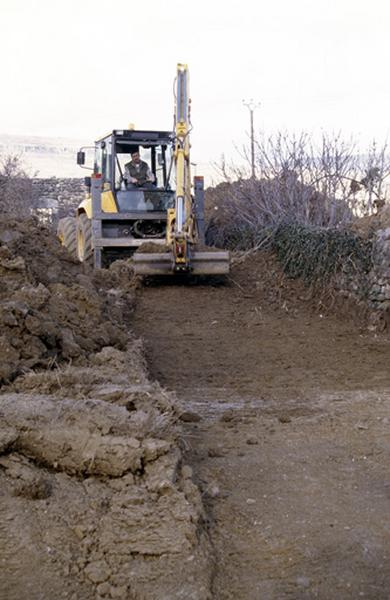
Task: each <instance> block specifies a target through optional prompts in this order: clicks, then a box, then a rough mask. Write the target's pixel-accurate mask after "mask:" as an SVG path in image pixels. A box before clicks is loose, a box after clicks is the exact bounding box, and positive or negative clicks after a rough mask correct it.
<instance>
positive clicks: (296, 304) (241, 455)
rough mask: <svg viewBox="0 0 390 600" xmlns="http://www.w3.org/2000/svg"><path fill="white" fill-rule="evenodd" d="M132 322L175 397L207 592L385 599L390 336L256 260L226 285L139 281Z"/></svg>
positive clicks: (389, 570)
mask: <svg viewBox="0 0 390 600" xmlns="http://www.w3.org/2000/svg"><path fill="white" fill-rule="evenodd" d="M133 327H134V330H135V332H136V334H137V335H138V336H140V337H142V338H143V340H144V343H145V346H146V350H147V359H148V366H149V370H150V373H151V376H152V378H156V379H157V380H158V381H159V382H160V384H162V385H163V386H164V387H165V388H167V389H168V390H172V391H175V392H176V394H177V395H178V396H179V398H180V399H181V400H182V402H184V411H185V412H184V414H183V415H182V420H183V426H184V429H185V447H186V453H187V454H186V460H187V461H188V462H190V464H191V465H192V467H193V470H194V477H195V480H196V482H197V483H198V484H199V486H200V488H201V490H202V497H203V500H204V502H205V504H206V506H207V515H208V529H209V535H210V539H211V543H212V548H213V554H214V570H213V579H212V597H213V598H215V599H220V600H222V599H224V600H227V599H231V600H233V599H235V600H236V599H243V600H244V599H245V600H252V599H253V600H255V599H256V600H259V599H262V600H282V599H287V598H288V599H297V600H298V599H299V600H300V599H306V598H307V599H312V598H320V599H323V600H325V599H326V600H328V599H329V598H343V599H349V598H350V599H351V600H352V599H353V600H356V598H359V597H364V598H372V599H373V600H374V599H375V600H378V599H382V598H383V599H385V598H386V599H387V598H388V596H389V590H390V562H389V557H390V538H389V527H388V522H389V513H390V491H389V490H390V478H389V471H388V464H389V458H390V444H389V427H390V374H389V359H390V340H389V337H388V336H387V337H386V336H385V335H383V334H377V333H375V332H373V331H368V330H367V329H366V328H364V327H363V324H359V321H358V317H357V315H356V316H355V318H354V315H353V314H349V315H348V314H344V315H340V316H337V315H331V314H326V313H320V312H319V311H318V310H314V309H313V302H312V301H311V300H308V297H307V291H306V290H305V289H303V288H302V287H301V286H300V285H299V284H296V283H292V282H290V281H286V280H285V279H284V280H283V279H280V274H279V271H278V269H277V267H275V265H274V262H273V261H272V259H271V258H270V257H268V256H266V255H257V256H254V257H251V258H248V259H247V261H246V262H245V263H244V264H242V265H240V266H237V267H235V268H234V269H233V272H232V275H231V277H230V278H229V279H228V280H227V282H226V284H225V285H221V284H218V283H215V282H209V283H207V282H203V283H199V282H198V283H197V284H194V285H183V284H177V283H172V282H167V281H165V282H164V281H159V282H156V283H153V282H146V284H145V285H144V287H143V288H142V289H141V290H140V291H139V294H138V299H137V309H136V312H135V315H134V320H133Z"/></svg>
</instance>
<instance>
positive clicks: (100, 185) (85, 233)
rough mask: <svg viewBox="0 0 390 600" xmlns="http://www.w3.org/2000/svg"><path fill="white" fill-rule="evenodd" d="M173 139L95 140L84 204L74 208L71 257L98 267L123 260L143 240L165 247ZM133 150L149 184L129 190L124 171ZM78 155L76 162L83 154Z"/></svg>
mask: <svg viewBox="0 0 390 600" xmlns="http://www.w3.org/2000/svg"><path fill="white" fill-rule="evenodd" d="M173 143H174V136H173V133H172V132H166V131H136V130H133V129H129V130H114V131H112V132H111V133H110V134H109V135H107V136H105V137H103V138H101V139H99V140H97V141H96V142H95V148H94V166H93V174H92V177H91V179H90V186H91V187H90V189H89V193H88V194H87V196H86V198H85V200H84V201H83V202H82V203H81V204H80V205H79V207H78V209H77V220H78V226H77V254H78V258H79V259H80V260H81V261H85V260H90V259H93V262H94V265H95V266H96V267H100V266H102V265H103V264H107V263H109V262H112V260H115V259H116V258H118V257H124V258H125V257H129V256H132V254H133V253H134V252H135V250H136V249H137V248H138V247H139V246H140V245H142V244H143V243H144V242H145V241H153V242H154V243H155V244H156V245H157V244H161V245H165V243H166V229H167V215H168V211H169V209H172V208H173V207H174V203H175V193H174V190H172V189H171V182H170V180H171V179H173V177H172V167H171V164H172V163H171V161H172V152H173ZM135 150H137V151H138V152H139V153H140V155H141V158H142V160H144V161H145V162H147V164H148V166H149V168H150V170H151V172H152V173H153V176H154V182H153V183H149V182H148V183H147V184H145V185H140V186H134V185H129V184H128V183H127V181H126V176H125V175H126V173H125V166H126V164H127V163H128V162H130V161H131V154H132V152H134V151H135ZM82 155H83V152H82V151H80V152H79V153H78V161H77V162H78V163H79V164H80V163H81V166H82V163H83V162H84V161H85V154H84V156H82Z"/></svg>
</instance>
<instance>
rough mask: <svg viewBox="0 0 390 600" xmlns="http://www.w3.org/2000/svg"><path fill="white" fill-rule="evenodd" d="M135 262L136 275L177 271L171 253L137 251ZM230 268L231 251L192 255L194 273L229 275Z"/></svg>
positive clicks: (166, 273) (165, 273)
mask: <svg viewBox="0 0 390 600" xmlns="http://www.w3.org/2000/svg"><path fill="white" fill-rule="evenodd" d="M133 263H134V270H135V273H136V275H174V274H175V272H176V271H175V266H174V261H173V256H172V254H171V253H166V254H162V253H161V254H160V253H158V254H157V253H156V254H147V253H142V252H136V253H135V254H134V256H133ZM229 269H230V260H229V252H225V251H218V252H207V251H206V252H194V253H193V254H192V256H191V268H190V273H191V274H192V275H227V274H228V273H229Z"/></svg>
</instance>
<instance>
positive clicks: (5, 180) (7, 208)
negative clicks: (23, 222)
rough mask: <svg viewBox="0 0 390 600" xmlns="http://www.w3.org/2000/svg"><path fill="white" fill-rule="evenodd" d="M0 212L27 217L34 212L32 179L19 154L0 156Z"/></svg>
mask: <svg viewBox="0 0 390 600" xmlns="http://www.w3.org/2000/svg"><path fill="white" fill-rule="evenodd" d="M0 213H3V214H4V213H5V214H8V215H10V216H14V217H18V218H27V217H29V216H31V213H32V181H31V177H30V176H29V175H28V174H27V172H26V171H25V169H24V167H23V165H22V162H21V160H20V157H19V156H15V155H7V156H4V157H3V158H0Z"/></svg>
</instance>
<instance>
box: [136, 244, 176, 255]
mask: <svg viewBox="0 0 390 600" xmlns="http://www.w3.org/2000/svg"><path fill="white" fill-rule="evenodd" d="M170 251H171V249H170V248H169V246H165V245H163V244H156V243H155V242H144V243H143V244H141V246H139V247H138V248H137V250H136V253H139V254H168V253H169V252H170Z"/></svg>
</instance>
